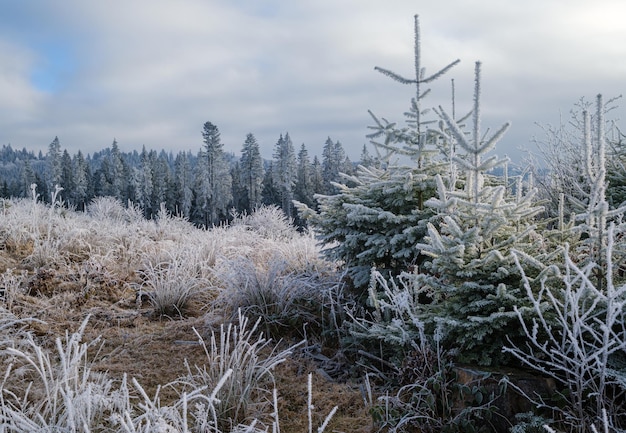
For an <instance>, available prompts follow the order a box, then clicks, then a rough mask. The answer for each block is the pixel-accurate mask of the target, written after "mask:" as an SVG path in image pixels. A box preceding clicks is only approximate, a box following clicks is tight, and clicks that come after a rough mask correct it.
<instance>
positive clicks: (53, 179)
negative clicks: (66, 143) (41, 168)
mask: <svg viewBox="0 0 626 433" xmlns="http://www.w3.org/2000/svg"><path fill="white" fill-rule="evenodd" d="M62 157H63V154H62V152H61V142H60V141H59V137H54V140H52V142H51V143H50V144H49V145H48V152H47V153H46V175H45V179H46V184H47V186H48V189H50V190H54V188H55V185H59V186H60V185H61V183H62V179H61V177H62V174H63V173H62V167H61V165H62ZM46 199H47V197H46Z"/></svg>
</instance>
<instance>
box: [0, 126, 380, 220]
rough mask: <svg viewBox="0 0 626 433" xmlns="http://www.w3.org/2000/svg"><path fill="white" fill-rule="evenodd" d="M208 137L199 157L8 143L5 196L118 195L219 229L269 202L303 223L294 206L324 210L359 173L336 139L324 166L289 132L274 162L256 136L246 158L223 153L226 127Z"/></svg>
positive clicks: (74, 198) (0, 187) (2, 169)
mask: <svg viewBox="0 0 626 433" xmlns="http://www.w3.org/2000/svg"><path fill="white" fill-rule="evenodd" d="M202 137H203V144H202V147H201V148H200V150H199V151H198V152H197V153H195V154H194V153H192V152H190V151H180V152H178V153H177V154H174V153H172V152H171V151H170V152H167V151H165V150H161V151H160V152H157V151H156V150H147V149H146V148H145V146H144V147H143V149H142V150H141V152H138V151H136V150H134V151H132V152H123V151H122V150H121V149H120V148H119V145H118V143H117V141H116V140H113V143H112V145H111V146H110V147H107V148H106V149H103V150H101V151H98V152H95V153H94V154H93V155H85V154H83V152H82V151H80V150H79V151H78V152H76V153H75V154H74V155H70V153H69V152H68V151H67V150H66V149H62V147H61V142H60V140H59V139H58V137H55V138H54V140H53V141H52V142H51V143H50V145H49V146H48V150H47V152H46V153H45V154H43V153H42V152H39V154H38V155H36V154H35V153H33V152H32V151H28V150H26V149H22V150H15V149H13V148H12V147H11V145H2V147H1V148H0V196H2V197H5V198H17V197H30V196H31V195H32V188H31V185H33V184H35V185H36V186H37V188H36V192H37V194H38V195H39V199H40V200H44V201H46V202H49V201H50V200H51V197H52V193H53V191H54V190H55V187H56V186H57V185H58V186H60V187H61V188H63V189H62V191H61V192H60V193H59V194H58V196H57V199H59V198H60V199H62V200H63V202H64V203H65V204H66V205H68V206H70V207H73V208H75V209H77V210H84V209H85V206H86V205H87V204H88V203H89V202H90V201H91V200H92V199H93V198H95V197H102V196H110V197H114V198H116V199H118V200H120V201H121V202H122V203H124V204H126V203H129V202H131V203H133V204H135V205H136V206H139V207H140V208H141V209H142V211H143V213H144V215H145V217H146V218H152V217H154V216H155V215H156V213H157V212H158V211H159V209H160V207H161V203H163V204H164V205H165V207H166V208H167V209H168V211H169V212H171V213H173V214H176V215H180V216H183V217H185V218H188V219H189V220H190V221H191V222H193V223H195V224H197V225H200V226H212V225H214V224H220V223H222V222H224V221H227V220H228V219H230V218H231V217H232V215H233V214H234V213H243V212H247V213H249V212H251V211H252V210H254V209H255V208H257V207H259V206H260V205H262V204H265V205H276V206H279V207H280V208H281V209H283V211H284V212H285V214H286V215H288V216H289V217H291V218H296V217H297V216H296V215H295V212H294V211H293V204H292V200H294V199H295V200H298V201H300V202H302V203H306V204H307V205H310V206H316V205H317V204H316V200H315V198H314V195H315V194H332V193H334V192H335V190H334V188H335V187H334V186H333V184H332V183H333V182H336V181H338V180H339V173H347V174H350V173H352V172H353V170H354V168H353V167H354V164H353V163H352V161H350V159H349V158H348V157H347V156H346V154H345V151H344V149H343V146H342V144H341V143H340V142H339V141H335V142H333V140H331V139H330V137H329V138H328V139H327V140H326V142H325V144H324V146H323V151H322V159H321V161H320V159H319V158H318V157H317V156H316V155H315V156H313V157H312V159H311V156H310V154H309V151H308V149H307V147H306V146H305V144H302V145H301V146H300V148H299V150H296V149H295V148H294V145H293V143H292V141H291V137H290V136H289V133H286V134H285V135H282V134H281V135H280V137H279V138H278V141H277V142H276V144H275V147H274V153H273V158H272V159H271V160H269V161H268V160H264V159H263V158H262V157H261V153H260V150H259V143H258V142H257V140H256V138H255V136H254V135H253V134H252V133H249V134H247V136H246V137H245V139H244V140H242V147H241V154H240V156H236V155H235V154H233V153H227V152H225V151H224V150H223V144H222V143H221V139H220V133H219V129H218V127H217V126H216V125H214V124H212V123H211V122H206V123H205V124H204V127H203V130H202ZM361 159H362V160H363V161H362V162H363V163H365V164H371V163H373V161H374V159H373V158H372V157H370V155H369V154H368V152H367V149H366V147H365V146H364V147H363V154H362V155H361Z"/></svg>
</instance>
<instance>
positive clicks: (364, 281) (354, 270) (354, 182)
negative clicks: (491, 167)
mask: <svg viewBox="0 0 626 433" xmlns="http://www.w3.org/2000/svg"><path fill="white" fill-rule="evenodd" d="M414 60H415V77H414V78H404V77H402V76H400V75H398V74H396V73H394V72H391V71H389V70H387V69H383V68H379V67H376V70H378V71H379V72H381V73H383V74H384V75H387V76H389V77H391V78H392V79H394V80H395V81H397V82H400V83H402V84H408V85H412V86H414V89H415V96H414V97H413V99H412V101H411V107H410V109H409V111H408V112H406V113H405V116H406V118H407V122H406V123H407V124H406V126H398V125H397V124H396V123H391V122H388V121H386V120H385V119H379V118H378V117H376V116H375V115H374V114H373V113H371V112H370V114H371V116H372V118H373V120H374V122H375V126H372V127H370V128H371V129H373V131H374V132H373V133H372V134H370V135H368V137H369V138H370V139H371V140H372V144H373V145H374V146H375V147H376V149H377V153H378V155H379V157H380V163H379V164H376V166H371V165H370V166H364V165H361V166H359V167H358V168H357V170H356V173H355V174H354V175H352V176H347V175H345V174H344V176H343V177H342V182H335V183H333V184H332V185H333V187H334V188H335V189H336V191H337V192H336V193H335V194H329V195H316V199H317V201H318V203H319V212H317V213H316V212H314V211H313V210H311V209H310V208H308V207H307V206H305V205H304V204H302V203H296V206H297V208H298V209H299V211H300V212H301V214H302V215H303V216H304V217H306V218H308V219H309V221H310V223H311V225H312V226H313V227H314V229H315V231H316V232H317V233H318V234H319V236H320V239H321V241H322V242H323V243H324V244H327V245H329V246H330V248H328V249H326V250H325V251H326V253H327V255H328V256H329V257H330V258H332V259H334V260H338V261H341V262H343V263H344V264H345V266H346V268H347V271H348V274H349V275H350V277H351V278H352V281H353V284H354V286H355V287H356V288H358V289H365V288H366V287H367V285H368V283H369V280H370V270H371V268H372V267H376V268H377V270H378V271H379V272H382V273H383V274H385V275H388V276H393V275H397V274H399V273H400V272H402V271H405V270H407V269H408V268H410V267H414V266H416V265H419V264H420V261H421V258H420V257H419V252H418V251H417V250H416V249H415V248H413V246H414V245H415V243H417V242H419V241H420V240H421V239H422V237H423V236H424V235H425V234H426V222H427V221H429V220H430V219H431V218H432V217H433V215H434V212H433V211H432V210H430V209H428V208H426V207H425V206H424V202H425V201H426V200H427V199H428V198H429V197H431V196H433V195H434V194H435V191H436V188H435V181H434V179H435V174H438V173H441V174H443V173H445V172H446V170H447V169H448V165H447V164H445V163H443V162H442V161H440V160H439V158H438V157H439V156H440V152H439V149H438V147H437V145H439V144H441V136H440V135H439V134H438V133H437V132H436V131H434V130H432V129H431V128H430V126H429V125H431V124H433V123H435V122H436V119H434V118H431V119H427V116H426V115H427V114H428V112H429V110H424V108H423V100H424V98H425V97H426V95H427V94H428V93H429V90H428V89H427V90H424V89H423V86H424V85H425V84H427V83H430V82H432V81H434V80H436V79H437V78H439V77H441V76H442V75H444V74H445V73H446V72H448V71H449V70H450V69H451V68H452V67H453V66H455V65H456V64H457V63H459V60H456V61H454V62H452V63H450V64H449V65H447V66H446V67H444V68H443V69H441V70H439V71H438V72H436V73H435V74H433V75H430V76H427V75H426V73H425V70H424V68H423V67H422V64H421V49H420V29H419V20H418V17H417V16H415V51H414ZM327 144H328V142H327ZM400 160H403V163H399V162H398V161H400Z"/></svg>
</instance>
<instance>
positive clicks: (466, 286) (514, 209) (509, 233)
mask: <svg viewBox="0 0 626 433" xmlns="http://www.w3.org/2000/svg"><path fill="white" fill-rule="evenodd" d="M480 67H481V64H480V62H477V63H476V68H475V89H474V108H473V111H472V123H471V125H472V129H471V131H470V132H469V133H466V131H464V130H463V129H462V128H461V127H460V126H459V124H458V123H457V122H456V121H455V120H454V119H453V118H451V117H450V116H449V115H448V114H447V113H446V111H445V110H444V109H442V108H440V109H439V113H440V115H441V117H442V119H443V120H444V121H445V123H446V125H447V127H448V128H449V130H450V133H451V134H452V135H453V136H454V138H455V139H456V142H457V147H458V149H459V150H460V151H461V152H460V153H459V154H458V155H457V156H455V157H454V162H455V163H456V164H457V165H458V166H459V169H460V173H459V177H460V180H459V183H461V184H462V187H461V188H462V189H461V188H457V187H455V186H454V185H453V186H452V187H451V188H450V187H446V185H444V182H443V181H442V180H441V179H440V178H438V179H439V181H438V185H439V188H438V197H436V198H431V199H429V200H428V201H427V202H426V205H428V206H429V207H431V208H433V209H435V210H436V211H437V212H438V213H439V214H440V215H441V217H442V220H441V223H440V226H439V227H436V226H435V225H433V224H430V223H429V224H428V236H427V237H426V238H425V241H424V242H423V243H420V244H418V245H417V248H418V249H420V250H421V253H422V254H426V255H428V256H429V257H431V259H432V260H431V261H430V262H427V263H426V264H425V266H424V267H425V269H426V272H425V273H423V274H421V275H418V276H416V281H415V284H416V285H417V286H420V285H421V286H422V287H423V290H424V291H425V294H427V295H428V296H430V297H431V302H430V303H428V304H425V305H423V306H422V307H423V308H422V311H421V312H420V316H421V317H422V319H423V320H424V321H425V322H426V323H427V325H429V326H430V328H431V332H434V330H435V329H436V330H437V332H438V333H440V334H441V335H443V344H444V345H445V346H447V347H448V348H456V349H459V357H460V360H461V361H464V362H475V363H478V364H482V365H495V364H499V363H501V362H503V359H502V355H501V351H502V347H503V345H504V343H505V342H506V338H507V337H509V338H512V339H513V340H515V339H516V336H518V335H522V332H521V329H520V326H519V320H518V318H517V315H516V313H515V311H514V307H515V306H516V305H517V306H520V305H523V304H524V303H525V302H526V300H525V291H524V290H523V288H522V286H521V282H520V281H521V278H520V272H519V269H518V268H517V267H516V265H515V262H514V260H513V257H512V255H511V250H512V249H513V248H515V249H516V250H519V251H524V252H527V253H528V257H527V259H528V260H527V261H528V263H529V267H531V268H532V267H533V266H531V264H534V265H535V266H536V269H535V270H529V271H528V272H527V274H531V275H536V274H537V273H538V272H539V271H540V270H541V269H543V268H544V266H543V265H542V264H541V261H542V259H545V258H544V257H541V253H542V244H543V240H542V239H541V237H540V236H539V234H538V233H537V232H536V231H535V225H534V217H535V215H537V214H538V213H539V212H541V210H542V208H541V207H540V206H537V205H536V204H535V202H534V196H535V191H534V190H531V191H524V192H522V191H521V190H520V191H519V192H518V193H517V194H515V195H512V194H509V193H508V192H507V189H506V187H505V185H502V184H500V185H498V181H497V179H494V178H493V177H491V176H489V175H488V174H487V172H488V171H489V170H491V169H493V168H496V167H498V166H502V165H505V164H506V163H507V160H506V159H500V158H498V157H497V156H488V153H489V152H490V151H492V150H493V149H494V147H495V145H496V143H497V142H498V140H499V139H500V138H501V137H502V136H503V134H504V133H505V131H506V130H507V129H508V127H509V124H508V123H507V124H505V125H504V126H503V127H501V128H500V129H499V130H498V131H497V132H496V133H495V134H493V135H492V136H491V137H490V138H488V139H486V138H485V137H483V135H482V133H481V129H480V119H481V113H480V95H481V89H480V86H481V80H480Z"/></svg>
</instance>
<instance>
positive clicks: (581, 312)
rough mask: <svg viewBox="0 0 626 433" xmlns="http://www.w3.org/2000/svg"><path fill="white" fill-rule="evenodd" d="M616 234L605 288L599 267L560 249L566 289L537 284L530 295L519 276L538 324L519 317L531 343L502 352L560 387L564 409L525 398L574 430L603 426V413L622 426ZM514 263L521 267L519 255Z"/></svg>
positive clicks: (624, 299) (624, 380)
mask: <svg viewBox="0 0 626 433" xmlns="http://www.w3.org/2000/svg"><path fill="white" fill-rule="evenodd" d="M613 231H614V227H613V226H611V227H610V228H609V234H608V236H607V246H606V251H605V257H604V260H603V262H604V265H605V267H606V269H605V271H606V272H604V275H605V279H606V281H605V284H604V287H603V288H598V287H597V285H596V281H597V274H598V265H597V264H596V263H593V262H590V263H588V264H587V265H585V266H584V267H582V268H581V267H579V266H578V265H577V264H576V263H574V262H573V261H572V260H571V258H570V256H569V251H568V249H567V248H565V250H564V251H563V259H564V262H565V269H564V274H562V275H561V276H560V277H561V280H562V283H563V288H560V287H559V288H554V287H551V286H550V284H549V283H548V282H547V280H546V279H542V280H541V281H540V282H539V283H540V290H539V291H538V292H537V291H535V292H533V290H532V289H531V282H530V280H529V279H528V277H526V275H523V280H524V285H525V287H526V292H527V295H528V298H529V299H530V300H531V302H532V309H533V310H534V311H533V312H534V314H535V316H534V317H535V318H534V319H533V320H532V322H531V323H528V322H527V321H525V320H524V319H523V312H522V311H518V315H519V318H520V323H521V325H522V327H523V329H524V331H525V333H526V336H527V338H528V343H527V345H526V347H518V346H511V347H506V348H504V350H505V351H506V352H509V353H511V354H513V355H514V356H515V357H516V358H517V359H519V360H520V361H521V362H522V363H523V364H525V365H526V366H528V367H530V368H533V369H534V370H536V371H538V372H540V373H541V374H544V375H546V376H549V377H553V378H554V379H555V380H557V381H558V382H559V383H560V384H562V386H563V387H564V389H563V391H562V392H561V397H562V400H563V403H564V404H563V403H561V404H555V403H550V402H546V401H543V400H541V399H539V398H538V397H536V396H532V395H531V396H528V398H530V399H531V400H533V401H535V402H536V404H537V406H538V407H548V408H550V409H551V410H553V411H554V412H555V413H557V414H560V416H561V418H562V419H563V422H564V423H565V424H566V425H570V426H572V428H573V429H574V430H575V431H579V432H583V431H586V430H587V429H589V428H591V426H592V425H594V423H596V422H599V421H601V418H602V416H603V415H602V414H603V413H604V411H605V410H608V412H609V414H610V417H609V419H608V424H607V425H609V426H611V428H624V427H625V426H626V418H625V417H624V411H625V409H626V407H625V405H624V401H625V400H624V397H625V396H626V370H625V369H624V367H623V365H622V366H621V367H620V366H619V365H616V361H618V360H617V359H616V357H619V356H623V353H624V350H626V325H625V319H626V317H625V314H626V285H621V286H616V285H615V284H614V282H613V271H614V270H613V257H612V253H613V247H614V246H613V242H614V235H613ZM516 260H517V261H518V265H519V261H520V259H519V257H516ZM519 266H520V269H521V265H519ZM555 272H558V271H557V270H555ZM555 323H556V324H555Z"/></svg>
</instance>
